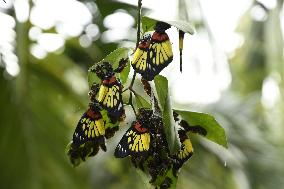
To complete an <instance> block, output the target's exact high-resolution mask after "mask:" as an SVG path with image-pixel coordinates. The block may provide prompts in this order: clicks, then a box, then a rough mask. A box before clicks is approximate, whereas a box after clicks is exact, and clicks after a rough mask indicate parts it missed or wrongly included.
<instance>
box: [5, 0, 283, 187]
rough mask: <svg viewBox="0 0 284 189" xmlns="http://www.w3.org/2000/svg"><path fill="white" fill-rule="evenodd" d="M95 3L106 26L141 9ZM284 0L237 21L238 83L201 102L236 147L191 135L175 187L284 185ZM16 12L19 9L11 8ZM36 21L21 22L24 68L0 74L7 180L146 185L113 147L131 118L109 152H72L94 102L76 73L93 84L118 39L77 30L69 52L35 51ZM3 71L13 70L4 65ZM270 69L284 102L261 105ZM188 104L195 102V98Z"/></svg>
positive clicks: (234, 65)
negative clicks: (83, 157) (283, 16)
mask: <svg viewBox="0 0 284 189" xmlns="http://www.w3.org/2000/svg"><path fill="white" fill-rule="evenodd" d="M180 1H181V2H183V1H185V0H180ZM195 1H196V0H195ZM84 2H85V3H86V2H90V1H84ZM95 3H96V5H97V7H98V11H99V14H98V15H99V16H96V17H95V18H96V19H94V20H93V22H94V23H96V24H97V25H98V26H99V29H100V31H101V32H103V31H106V28H105V26H104V25H103V19H104V18H105V17H106V16H107V15H110V14H111V13H113V12H114V11H115V10H118V9H122V10H125V11H127V12H128V13H129V14H131V15H132V16H133V17H134V18H135V17H136V7H135V6H131V5H128V4H124V3H120V2H116V1H105V0H96V1H95ZM193 4H194V3H193ZM282 4H283V1H280V0H279V1H278V5H277V7H275V8H274V9H265V13H266V15H267V18H266V19H265V20H262V21H256V20H254V19H253V18H252V17H251V15H250V14H249V11H250V10H248V12H247V13H246V14H245V15H244V16H243V18H242V20H241V21H240V25H239V29H238V30H239V32H240V33H241V34H243V35H244V36H245V41H244V44H243V45H242V47H240V48H239V49H238V50H237V52H236V54H235V56H234V57H233V58H232V59H231V60H230V62H231V71H232V76H233V84H232V88H231V89H230V90H229V91H228V92H227V93H225V94H223V96H222V98H221V100H220V101H219V102H217V103H215V104H213V105H210V106H207V107H197V108H199V109H200V110H202V111H205V112H214V115H215V116H217V119H218V120H219V121H220V122H221V124H222V126H224V127H225V130H226V132H227V134H228V142H229V149H228V150H227V151H226V150H225V149H223V148H221V147H219V146H217V145H214V144H212V143H210V142H207V141H205V140H203V139H201V138H200V137H196V136H192V138H193V144H194V150H195V151H194V153H195V154H194V155H193V157H192V159H191V160H190V162H189V163H188V164H186V168H184V169H182V171H181V174H180V178H179V181H178V184H177V188H179V189H183V188H184V189H185V188H190V189H200V188H206V189H215V188H218V189H249V188H252V189H263V188H273V189H282V188H283V186H284V180H283V175H284V164H283V163H282V162H283V161H284V149H283V145H284V140H283V138H284V137H283V133H284V129H283V125H284V118H283V113H284V104H283V102H284V100H283V90H284V85H283V81H284V71H283V70H284V66H283V37H282V31H281V27H280V20H279V19H280V12H281V10H282ZM256 5H258V6H262V7H263V6H264V5H262V4H260V3H256V2H255V3H254V4H253V5H252V7H253V6H256ZM252 7H251V8H252ZM192 8H195V9H198V7H196V6H193V7H192ZM197 11H199V10H197ZM8 12H9V14H11V15H12V16H14V13H13V10H12V9H11V10H10V11H8ZM183 12H184V11H183ZM93 14H95V13H93ZM14 17H15V16H14ZM194 22H195V24H196V26H198V27H197V28H198V29H200V30H204V29H205V30H208V31H209V28H207V26H206V24H204V22H205V20H195V21H194ZM31 26H32V25H31V23H29V22H26V23H19V22H17V23H16V36H17V40H16V47H17V50H16V55H17V57H18V59H19V63H20V68H21V72H20V74H19V75H18V76H17V77H15V78H11V77H7V74H2V76H1V77H0V88H1V92H0V107H1V114H0V134H1V137H0V168H1V172H0V188H11V189H18V188H21V189H39V188H48V189H52V188H54V189H58V188H68V189H69V188H82V189H83V188H86V189H87V188H105V189H114V188H115V189H120V188H121V189H122V188H123V189H125V188H137V189H140V188H141V189H144V188H145V183H144V182H147V179H143V177H142V175H140V174H139V173H138V172H137V171H136V170H135V169H134V168H132V167H131V166H130V162H129V161H128V159H123V160H117V159H115V158H114V157H113V156H112V154H113V151H114V147H115V145H116V144H117V141H118V140H119V138H120V136H122V133H123V131H124V130H125V129H126V127H123V128H122V130H121V131H120V132H119V133H118V134H117V135H116V137H115V138H113V139H111V140H110V141H109V142H108V152H107V153H100V154H99V155H98V156H96V157H95V158H92V160H90V161H88V162H87V163H85V164H83V165H81V166H79V167H78V168H76V169H73V168H72V166H71V165H70V164H69V162H68V158H67V156H66V155H65V153H64V149H65V146H66V144H67V143H68V142H69V140H70V139H71V136H72V132H73V130H74V128H75V126H76V124H77V121H78V120H79V118H80V115H81V114H82V113H83V111H84V110H85V108H86V105H87V103H88V97H87V89H83V90H82V91H78V89H76V87H74V85H73V82H74V81H78V80H83V81H84V82H85V84H86V85H87V70H88V68H89V67H90V66H91V65H92V64H93V63H94V62H99V61H100V60H102V59H103V58H104V57H105V56H106V55H107V54H108V53H110V52H112V51H113V50H114V49H116V48H117V47H118V45H119V44H118V43H104V42H103V41H102V40H101V38H99V39H98V40H97V41H95V42H94V43H92V45H91V46H90V47H88V48H83V47H81V46H80V44H79V38H71V39H69V40H67V41H66V43H65V48H64V51H63V52H61V53H49V54H48V55H47V57H46V58H44V59H37V58H35V57H33V56H32V54H31V53H30V51H29V47H30V46H31V45H32V44H33V42H32V41H30V40H29V38H28V31H29V29H30V28H31ZM198 29H197V30H198ZM0 31H1V28H0ZM50 31H52V30H50ZM50 31H49V32H50ZM0 73H5V70H4V69H3V68H2V67H0ZM70 73H71V76H72V77H70ZM267 77H272V78H274V79H275V80H276V81H278V87H279V89H280V99H279V102H278V103H277V105H276V106H274V107H273V108H272V109H271V108H267V107H264V106H263V105H262V104H261V92H262V86H263V82H264V80H265V79H266V78H267ZM141 103H144V102H141ZM188 106H190V107H192V109H194V106H193V105H188Z"/></svg>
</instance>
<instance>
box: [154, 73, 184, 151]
mask: <svg viewBox="0 0 284 189" xmlns="http://www.w3.org/2000/svg"><path fill="white" fill-rule="evenodd" d="M154 82H155V87H156V91H157V94H158V101H159V103H160V105H161V108H162V116H163V122H164V126H165V134H166V137H167V142H168V145H169V149H170V152H171V154H173V153H175V152H176V151H177V150H178V149H180V142H179V137H178V134H177V128H176V127H175V122H174V118H173V111H172V109H171V103H170V102H171V101H170V96H169V91H168V80H167V78H165V77H163V76H160V75H158V76H156V77H155V79H154Z"/></svg>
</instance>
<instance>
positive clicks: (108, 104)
mask: <svg viewBox="0 0 284 189" xmlns="http://www.w3.org/2000/svg"><path fill="white" fill-rule="evenodd" d="M97 100H98V102H99V103H100V104H101V106H102V107H103V108H104V109H106V110H107V111H108V113H110V114H111V115H112V116H115V117H117V118H118V117H120V116H121V114H122V113H123V103H122V86H121V83H120V82H119V81H118V80H117V79H116V78H115V76H113V77H112V78H111V79H107V80H104V81H103V82H102V84H101V86H100V90H99V95H98V98H97Z"/></svg>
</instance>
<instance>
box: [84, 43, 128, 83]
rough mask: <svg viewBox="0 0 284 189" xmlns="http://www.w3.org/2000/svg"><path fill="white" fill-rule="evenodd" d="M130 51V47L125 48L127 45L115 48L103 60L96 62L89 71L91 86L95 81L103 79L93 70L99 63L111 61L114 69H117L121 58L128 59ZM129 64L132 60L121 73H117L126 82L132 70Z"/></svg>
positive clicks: (98, 81)
mask: <svg viewBox="0 0 284 189" xmlns="http://www.w3.org/2000/svg"><path fill="white" fill-rule="evenodd" d="M128 52H129V48H125V47H123V48H118V49H116V50H114V51H113V52H111V53H110V54H109V55H107V56H106V57H105V58H104V59H103V60H101V61H100V62H98V63H95V64H94V65H93V66H92V67H90V69H89V71H88V82H89V86H92V84H93V83H94V82H95V83H100V82H101V79H100V78H99V77H98V76H97V75H96V74H95V73H94V72H93V70H94V69H95V67H96V66H97V65H98V64H101V63H103V62H110V63H111V64H112V67H113V69H116V68H117V67H118V65H119V61H120V60H121V59H128ZM129 64H130V62H129V61H128V63H127V66H126V68H125V69H124V70H123V71H122V72H121V73H120V74H117V75H118V77H119V78H120V79H121V80H122V83H125V82H126V80H127V78H128V74H129V71H130V65H129Z"/></svg>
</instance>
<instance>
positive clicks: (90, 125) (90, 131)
mask: <svg viewBox="0 0 284 189" xmlns="http://www.w3.org/2000/svg"><path fill="white" fill-rule="evenodd" d="M104 135H105V123H104V120H103V119H102V115H101V113H100V111H99V110H98V109H96V108H93V107H90V108H89V109H88V110H87V111H86V112H85V113H84V114H83V116H82V117H81V119H80V120H79V122H78V124H77V127H76V129H75V132H74V134H73V144H74V145H75V146H81V145H82V144H84V143H86V142H87V141H95V140H96V139H99V138H104ZM103 150H105V149H104V148H103Z"/></svg>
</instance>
